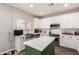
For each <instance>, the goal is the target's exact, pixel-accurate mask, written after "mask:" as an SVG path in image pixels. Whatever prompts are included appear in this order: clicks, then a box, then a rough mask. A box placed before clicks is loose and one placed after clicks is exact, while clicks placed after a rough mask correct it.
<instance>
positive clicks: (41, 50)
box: [23, 36, 55, 55]
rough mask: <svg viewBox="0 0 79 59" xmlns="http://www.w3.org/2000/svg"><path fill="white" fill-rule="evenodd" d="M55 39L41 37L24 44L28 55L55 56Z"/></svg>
mask: <svg viewBox="0 0 79 59" xmlns="http://www.w3.org/2000/svg"><path fill="white" fill-rule="evenodd" d="M54 39H55V38H54V37H49V36H41V37H39V38H33V39H32V40H28V41H26V42H24V43H23V44H25V46H26V49H25V54H26V55H53V54H54V45H53V41H54Z"/></svg>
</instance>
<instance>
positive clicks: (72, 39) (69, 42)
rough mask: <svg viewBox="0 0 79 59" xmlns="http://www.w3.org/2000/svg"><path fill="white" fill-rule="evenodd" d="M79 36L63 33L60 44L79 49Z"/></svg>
mask: <svg viewBox="0 0 79 59" xmlns="http://www.w3.org/2000/svg"><path fill="white" fill-rule="evenodd" d="M78 44H79V38H78V37H77V36H71V35H62V36H61V38H60V46H63V47H67V48H72V49H76V50H77V49H78V50H79V45H78Z"/></svg>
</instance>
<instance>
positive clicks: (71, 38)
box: [66, 35, 74, 49]
mask: <svg viewBox="0 0 79 59" xmlns="http://www.w3.org/2000/svg"><path fill="white" fill-rule="evenodd" d="M73 40H74V38H73V36H70V35H69V36H68V38H67V41H66V43H67V47H68V48H72V49H73V48H74V45H73V44H74V41H73Z"/></svg>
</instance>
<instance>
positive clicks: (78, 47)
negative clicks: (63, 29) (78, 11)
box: [74, 37, 79, 52]
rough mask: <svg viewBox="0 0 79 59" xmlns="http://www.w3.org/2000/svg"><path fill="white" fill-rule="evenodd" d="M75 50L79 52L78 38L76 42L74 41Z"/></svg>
mask: <svg viewBox="0 0 79 59" xmlns="http://www.w3.org/2000/svg"><path fill="white" fill-rule="evenodd" d="M74 42H75V43H74V45H75V47H74V48H75V49H76V50H77V51H78V52H79V37H76V40H75V41H74Z"/></svg>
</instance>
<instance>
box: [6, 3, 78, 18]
mask: <svg viewBox="0 0 79 59" xmlns="http://www.w3.org/2000/svg"><path fill="white" fill-rule="evenodd" d="M7 4H8V5H10V6H12V7H16V8H18V9H21V10H23V11H24V12H26V13H29V14H31V15H34V16H38V17H44V16H47V15H50V14H54V13H57V12H61V11H64V10H70V9H74V8H77V7H79V3H68V6H67V7H64V4H65V3H54V5H53V6H51V5H50V3H7Z"/></svg>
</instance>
